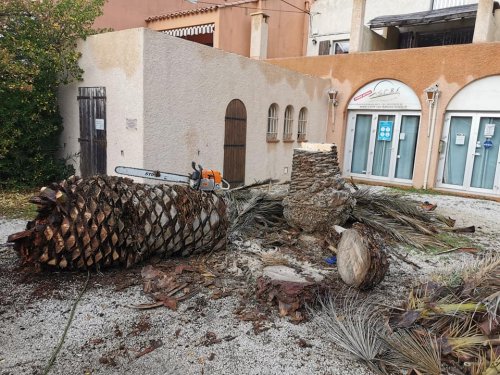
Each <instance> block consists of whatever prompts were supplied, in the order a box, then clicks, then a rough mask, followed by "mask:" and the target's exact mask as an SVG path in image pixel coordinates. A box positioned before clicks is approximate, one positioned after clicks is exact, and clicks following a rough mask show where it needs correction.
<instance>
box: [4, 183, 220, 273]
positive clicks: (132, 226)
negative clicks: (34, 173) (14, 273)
mask: <svg viewBox="0 0 500 375" xmlns="http://www.w3.org/2000/svg"><path fill="white" fill-rule="evenodd" d="M32 201H34V202H36V204H37V205H38V215H37V217H36V218H35V220H34V221H31V222H29V223H28V225H27V228H26V229H27V230H26V231H23V232H20V233H15V234H12V235H11V236H10V237H9V242H14V249H15V250H17V252H18V253H19V255H20V257H21V259H22V261H23V262H24V263H32V264H35V265H37V266H40V265H42V266H43V267H46V268H57V269H70V270H71V269H83V270H84V269H89V268H96V269H99V268H101V267H108V266H115V265H121V266H124V267H130V266H132V265H133V264H136V263H139V262H141V261H143V260H145V259H147V258H149V257H150V256H152V255H160V256H165V257H167V256H171V255H173V254H179V255H183V256H188V255H191V254H193V253H201V252H205V251H212V250H216V249H220V248H222V247H224V246H225V243H226V234H227V233H226V232H227V227H228V221H227V212H226V204H225V202H224V200H223V199H222V198H221V197H218V196H217V195H216V194H214V193H205V192H201V191H196V190H193V189H191V188H189V187H184V186H168V185H145V184H135V183H133V181H132V180H130V179H127V178H119V177H108V176H96V177H92V178H88V179H81V178H78V177H71V178H69V179H68V180H65V181H62V182H61V183H59V184H56V183H54V184H51V186H50V188H45V189H42V191H41V192H40V193H39V195H38V196H37V197H35V198H34V199H32Z"/></svg>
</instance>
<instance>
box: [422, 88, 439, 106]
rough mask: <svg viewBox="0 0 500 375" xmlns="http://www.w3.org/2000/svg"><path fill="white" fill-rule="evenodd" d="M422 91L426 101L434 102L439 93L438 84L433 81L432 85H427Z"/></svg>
mask: <svg viewBox="0 0 500 375" xmlns="http://www.w3.org/2000/svg"><path fill="white" fill-rule="evenodd" d="M424 92H425V94H426V95H427V102H428V103H430V104H434V101H435V100H436V96H437V95H438V93H439V88H438V84H437V83H435V84H434V85H432V86H429V87H427V88H426V89H425V90H424Z"/></svg>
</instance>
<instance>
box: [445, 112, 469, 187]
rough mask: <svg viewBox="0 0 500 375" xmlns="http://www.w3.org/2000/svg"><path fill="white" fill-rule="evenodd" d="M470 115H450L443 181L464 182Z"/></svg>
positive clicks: (459, 183) (449, 182)
mask: <svg viewBox="0 0 500 375" xmlns="http://www.w3.org/2000/svg"><path fill="white" fill-rule="evenodd" d="M471 125H472V117H458V116H457V117H455V116H454V117H452V118H451V120H450V127H449V131H448V142H447V144H448V145H447V150H446V159H445V162H444V174H443V183H444V184H448V185H459V186H462V185H463V184H464V178H465V170H466V167H467V155H468V153H469V151H468V150H469V143H470V133H471Z"/></svg>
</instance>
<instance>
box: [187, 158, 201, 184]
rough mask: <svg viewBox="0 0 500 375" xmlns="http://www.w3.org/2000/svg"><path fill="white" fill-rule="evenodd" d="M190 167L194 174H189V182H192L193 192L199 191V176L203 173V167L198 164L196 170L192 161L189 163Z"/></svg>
mask: <svg viewBox="0 0 500 375" xmlns="http://www.w3.org/2000/svg"><path fill="white" fill-rule="evenodd" d="M191 167H192V168H193V169H194V172H193V173H191V176H190V178H191V180H193V181H194V184H193V188H194V189H195V190H199V189H200V184H201V176H202V172H203V167H202V166H201V165H200V164H198V168H199V169H196V163H195V162H194V161H193V162H191Z"/></svg>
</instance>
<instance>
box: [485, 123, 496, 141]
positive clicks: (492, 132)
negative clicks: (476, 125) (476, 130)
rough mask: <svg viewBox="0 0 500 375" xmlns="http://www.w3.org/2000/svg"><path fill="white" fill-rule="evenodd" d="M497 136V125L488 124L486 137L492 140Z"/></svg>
mask: <svg viewBox="0 0 500 375" xmlns="http://www.w3.org/2000/svg"><path fill="white" fill-rule="evenodd" d="M494 135H495V124H486V126H485V127H484V136H485V137H486V138H492V137H493V136H494Z"/></svg>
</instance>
